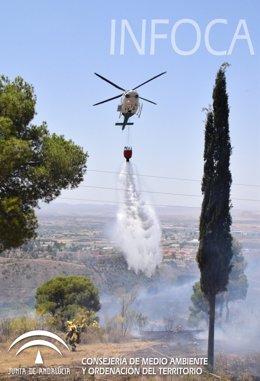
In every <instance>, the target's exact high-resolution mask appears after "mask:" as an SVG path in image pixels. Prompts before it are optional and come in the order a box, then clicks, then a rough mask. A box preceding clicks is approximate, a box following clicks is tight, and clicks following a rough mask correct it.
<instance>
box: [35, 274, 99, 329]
mask: <svg viewBox="0 0 260 381" xmlns="http://www.w3.org/2000/svg"><path fill="white" fill-rule="evenodd" d="M35 307H36V312H37V313H38V314H40V315H46V314H47V315H49V316H50V319H49V323H52V324H53V325H54V326H56V327H57V328H60V329H63V330H64V329H65V325H66V321H67V320H73V319H76V320H77V319H78V317H79V316H80V317H82V316H83V315H85V317H86V319H88V321H89V320H91V319H92V320H95V319H97V318H96V316H95V313H96V312H97V311H98V310H99V309H100V302H99V293H98V290H97V288H96V287H95V286H94V284H93V283H92V281H91V280H90V279H89V278H86V277H83V276H73V275H69V276H58V277H56V278H53V279H50V280H48V281H47V282H45V283H44V284H43V285H42V286H41V287H39V288H37V291H36V306H35Z"/></svg>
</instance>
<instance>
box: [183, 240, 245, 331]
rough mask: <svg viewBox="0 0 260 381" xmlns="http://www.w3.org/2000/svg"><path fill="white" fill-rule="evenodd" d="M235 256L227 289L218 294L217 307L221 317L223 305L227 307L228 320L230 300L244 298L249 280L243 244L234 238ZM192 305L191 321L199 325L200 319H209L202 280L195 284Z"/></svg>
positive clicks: (233, 249) (193, 324) (192, 323)
mask: <svg viewBox="0 0 260 381" xmlns="http://www.w3.org/2000/svg"><path fill="white" fill-rule="evenodd" d="M232 251H233V257H232V261H231V265H232V270H231V272H230V276H229V282H228V285H227V291H226V292H223V293H221V294H219V295H217V299H216V309H217V311H218V316H219V318H221V316H222V310H223V306H224V305H225V308H226V321H227V320H228V318H229V302H235V301H237V300H244V299H245V298H246V295H247V289H248V281H247V276H246V274H245V268H246V261H245V259H244V256H243V253H242V248H241V245H240V244H239V242H238V241H236V240H234V239H233V245H232ZM191 301H192V305H191V307H190V316H189V323H190V325H192V326H197V325H198V324H199V323H200V321H202V320H205V321H206V320H207V317H208V302H207V299H206V297H205V295H204V294H203V292H202V291H201V286H200V282H196V283H195V284H194V285H193V294H192V296H191Z"/></svg>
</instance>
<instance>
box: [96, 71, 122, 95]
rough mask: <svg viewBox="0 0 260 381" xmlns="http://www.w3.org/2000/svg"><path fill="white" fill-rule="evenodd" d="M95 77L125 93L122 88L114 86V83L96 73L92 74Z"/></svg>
mask: <svg viewBox="0 0 260 381" xmlns="http://www.w3.org/2000/svg"><path fill="white" fill-rule="evenodd" d="M94 74H95V75H96V76H98V77H99V78H101V79H103V81H106V82H108V83H110V85H112V86H114V87H116V88H117V89H119V90H122V91H125V89H123V88H122V87H120V86H118V85H116V84H115V83H114V82H112V81H110V80H109V79H107V78H105V77H103V76H102V75H100V74H98V73H94Z"/></svg>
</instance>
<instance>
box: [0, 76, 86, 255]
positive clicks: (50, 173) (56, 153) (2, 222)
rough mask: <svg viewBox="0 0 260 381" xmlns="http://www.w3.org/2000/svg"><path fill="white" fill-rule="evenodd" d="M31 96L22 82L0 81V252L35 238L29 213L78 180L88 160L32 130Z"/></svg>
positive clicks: (67, 143)
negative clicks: (40, 203) (41, 202)
mask: <svg viewBox="0 0 260 381" xmlns="http://www.w3.org/2000/svg"><path fill="white" fill-rule="evenodd" d="M35 105H36V96H35V94H34V89H33V87H32V86H31V85H29V84H28V83H26V82H25V81H24V80H23V79H22V78H21V77H17V78H15V79H14V81H13V82H11V81H10V80H9V79H8V78H7V77H5V76H1V77H0V252H1V251H4V250H6V249H10V248H15V247H18V246H20V245H22V244H23V243H24V242H25V241H26V240H28V239H31V238H34V237H35V235H36V228H37V219H36V216H35V213H34V208H35V207H36V206H38V203H39V201H40V200H42V201H44V202H50V201H52V200H53V199H55V198H56V197H57V196H59V195H60V193H61V190H62V189H67V188H75V187H77V186H78V185H79V183H80V182H81V181H82V180H83V176H84V173H85V171H86V160H87V157H88V154H87V153H85V152H84V151H83V149H82V148H81V147H79V146H78V145H76V144H74V143H73V142H72V141H71V140H66V139H65V138H64V136H59V135H56V134H50V132H49V131H48V128H47V124H46V123H45V122H43V123H42V124H41V125H39V126H37V125H35V124H32V120H33V118H34V116H35V114H36V111H35Z"/></svg>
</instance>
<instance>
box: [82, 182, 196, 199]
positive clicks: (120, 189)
mask: <svg viewBox="0 0 260 381" xmlns="http://www.w3.org/2000/svg"><path fill="white" fill-rule="evenodd" d="M80 187H81V188H93V189H107V190H116V191H126V189H123V188H113V187H103V186H95V185H80ZM138 193H153V194H163V195H170V196H187V197H201V195H198V194H184V193H171V192H156V191H144V190H138Z"/></svg>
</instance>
